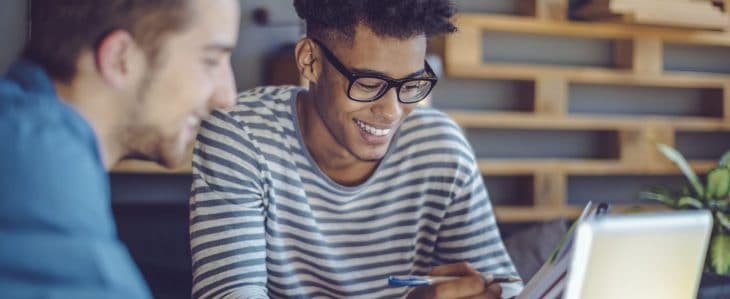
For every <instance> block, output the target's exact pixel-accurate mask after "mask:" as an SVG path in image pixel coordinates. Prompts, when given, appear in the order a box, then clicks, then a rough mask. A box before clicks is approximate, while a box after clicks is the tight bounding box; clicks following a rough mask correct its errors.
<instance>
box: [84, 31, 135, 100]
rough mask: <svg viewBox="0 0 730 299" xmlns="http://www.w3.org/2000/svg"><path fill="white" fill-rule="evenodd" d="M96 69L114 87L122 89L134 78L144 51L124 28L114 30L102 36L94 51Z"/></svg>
mask: <svg viewBox="0 0 730 299" xmlns="http://www.w3.org/2000/svg"><path fill="white" fill-rule="evenodd" d="M94 59H95V63H96V71H97V72H98V73H99V75H100V76H101V78H102V79H103V80H104V81H105V82H107V83H108V84H109V85H110V86H111V87H113V88H115V89H123V88H124V87H126V86H128V85H129V84H133V83H132V82H133V81H134V80H135V79H134V77H135V71H137V69H136V68H139V67H141V65H140V63H142V62H141V61H143V60H144V53H143V51H142V49H141V48H140V47H139V46H138V45H137V43H136V42H135V40H134V38H133V37H132V35H131V34H130V33H129V32H128V31H126V30H115V31H112V32H111V33H109V34H107V35H106V36H104V38H103V39H102V40H101V41H100V42H99V44H98V45H97V47H96V51H95V53H94Z"/></svg>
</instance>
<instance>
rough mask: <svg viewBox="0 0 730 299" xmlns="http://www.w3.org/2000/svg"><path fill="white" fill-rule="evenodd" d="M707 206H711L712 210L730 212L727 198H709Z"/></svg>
mask: <svg viewBox="0 0 730 299" xmlns="http://www.w3.org/2000/svg"><path fill="white" fill-rule="evenodd" d="M707 207H709V208H710V210H712V211H720V212H723V213H730V210H728V202H727V200H726V199H725V198H713V199H709V200H707Z"/></svg>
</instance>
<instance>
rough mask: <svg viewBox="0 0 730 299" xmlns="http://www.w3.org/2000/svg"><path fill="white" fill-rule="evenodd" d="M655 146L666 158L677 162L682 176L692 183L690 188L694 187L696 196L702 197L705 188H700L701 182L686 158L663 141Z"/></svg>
mask: <svg viewBox="0 0 730 299" xmlns="http://www.w3.org/2000/svg"><path fill="white" fill-rule="evenodd" d="M657 148H658V149H659V151H660V152H661V153H662V154H664V156H665V157H667V159H669V160H670V161H672V162H674V164H677V166H678V167H679V170H681V171H682V173H684V176H685V177H687V180H689V182H690V184H692V188H694V190H695V193H696V194H697V195H698V197H700V198H704V197H705V190H704V188H702V184H700V179H699V178H698V177H697V174H696V173H695V172H694V170H692V168H691V167H689V163H687V160H686V159H684V157H683V156H682V154H680V153H679V152H678V151H677V150H675V149H673V148H672V147H670V146H668V145H666V144H663V143H659V144H657Z"/></svg>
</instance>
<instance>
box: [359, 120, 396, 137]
mask: <svg viewBox="0 0 730 299" xmlns="http://www.w3.org/2000/svg"><path fill="white" fill-rule="evenodd" d="M355 123H356V124H357V126H358V127H360V128H361V129H363V130H365V131H366V132H368V133H370V134H372V135H375V136H385V135H388V133H390V129H378V128H376V127H373V126H370V125H368V124H366V123H364V122H362V121H360V120H357V119H356V120H355Z"/></svg>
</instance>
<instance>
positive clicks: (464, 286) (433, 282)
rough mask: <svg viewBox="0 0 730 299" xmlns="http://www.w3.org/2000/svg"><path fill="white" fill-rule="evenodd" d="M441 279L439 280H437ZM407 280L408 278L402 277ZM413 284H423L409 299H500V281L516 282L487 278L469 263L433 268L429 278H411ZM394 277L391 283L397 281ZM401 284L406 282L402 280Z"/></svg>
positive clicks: (495, 277) (502, 278)
mask: <svg viewBox="0 0 730 299" xmlns="http://www.w3.org/2000/svg"><path fill="white" fill-rule="evenodd" d="M436 277H439V278H436ZM400 278H406V277H400ZM410 278H413V280H411V282H413V283H416V282H418V283H421V285H419V286H416V287H415V288H414V289H413V290H412V291H411V292H410V293H409V294H408V298H426V299H427V298H472V297H473V298H488V299H499V298H500V296H501V294H502V288H501V286H500V285H499V283H497V281H498V280H507V281H509V280H515V279H518V278H515V277H512V278H509V277H497V276H491V277H485V276H483V275H482V274H481V273H479V272H477V271H476V270H474V268H473V267H472V266H471V265H469V264H468V263H458V264H449V265H443V266H438V267H435V268H433V270H432V271H431V273H430V276H429V277H410ZM428 278H430V279H428ZM397 279H398V277H393V278H392V280H391V281H393V282H395V281H397ZM400 281H401V282H403V281H406V280H400Z"/></svg>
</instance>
